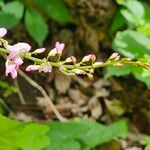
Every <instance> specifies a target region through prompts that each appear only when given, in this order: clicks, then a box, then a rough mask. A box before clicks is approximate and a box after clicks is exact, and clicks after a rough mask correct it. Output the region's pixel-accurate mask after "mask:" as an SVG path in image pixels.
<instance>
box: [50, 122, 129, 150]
mask: <svg viewBox="0 0 150 150" xmlns="http://www.w3.org/2000/svg"><path fill="white" fill-rule="evenodd" d="M49 126H50V128H51V132H49V137H50V139H51V141H52V142H51V145H50V147H49V149H48V150H55V149H59V150H70V149H73V150H74V149H75V150H78V149H79V150H88V149H91V148H94V147H96V146H97V145H99V144H102V143H105V142H108V141H109V140H111V139H112V138H114V137H117V136H121V137H125V136H126V133H127V126H126V123H125V122H124V121H120V122H116V123H114V124H112V125H110V126H104V125H101V124H99V123H95V122H91V121H82V120H75V121H70V122H67V123H59V122H52V123H50V124H49ZM56 141H57V142H56ZM67 141H70V142H71V143H72V145H65V143H66V142H67ZM67 143H68V142H67ZM60 145H63V147H62V146H60Z"/></svg>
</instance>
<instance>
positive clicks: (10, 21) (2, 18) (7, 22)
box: [0, 11, 19, 29]
mask: <svg viewBox="0 0 150 150" xmlns="http://www.w3.org/2000/svg"><path fill="white" fill-rule="evenodd" d="M18 22H19V20H18V19H17V18H16V17H15V16H14V15H12V14H8V13H5V12H2V11H1V12H0V27H5V28H7V29H10V28H12V27H13V26H14V25H16V24H17V23H18Z"/></svg>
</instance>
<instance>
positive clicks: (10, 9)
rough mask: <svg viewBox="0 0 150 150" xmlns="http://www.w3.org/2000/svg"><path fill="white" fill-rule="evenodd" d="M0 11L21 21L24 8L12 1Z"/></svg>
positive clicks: (17, 2) (19, 3)
mask: <svg viewBox="0 0 150 150" xmlns="http://www.w3.org/2000/svg"><path fill="white" fill-rule="evenodd" d="M2 11H3V12H5V13H8V14H12V15H14V16H15V17H16V18H17V19H21V18H22V16H23V11H24V6H23V4H22V3H21V2H19V1H13V2H9V3H7V4H5V5H4V6H3V7H2Z"/></svg>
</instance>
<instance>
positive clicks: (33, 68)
mask: <svg viewBox="0 0 150 150" xmlns="http://www.w3.org/2000/svg"><path fill="white" fill-rule="evenodd" d="M39 68H40V66H39V65H29V66H28V67H27V68H26V71H28V72H29V71H35V70H38V69H39Z"/></svg>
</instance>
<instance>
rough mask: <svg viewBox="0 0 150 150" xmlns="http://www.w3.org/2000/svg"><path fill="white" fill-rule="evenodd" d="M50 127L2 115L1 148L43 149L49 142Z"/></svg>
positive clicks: (10, 149) (6, 149) (7, 149)
mask: <svg viewBox="0 0 150 150" xmlns="http://www.w3.org/2000/svg"><path fill="white" fill-rule="evenodd" d="M48 130H49V127H48V126H46V125H41V124H36V123H22V122H18V121H14V120H11V119H8V118H6V117H4V116H1V115H0V135H1V136H0V150H16V149H21V150H35V149H36V150H42V149H43V148H46V147H47V146H48V145H49V144H50V141H49V138H48V137H47V136H46V133H47V132H48Z"/></svg>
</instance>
